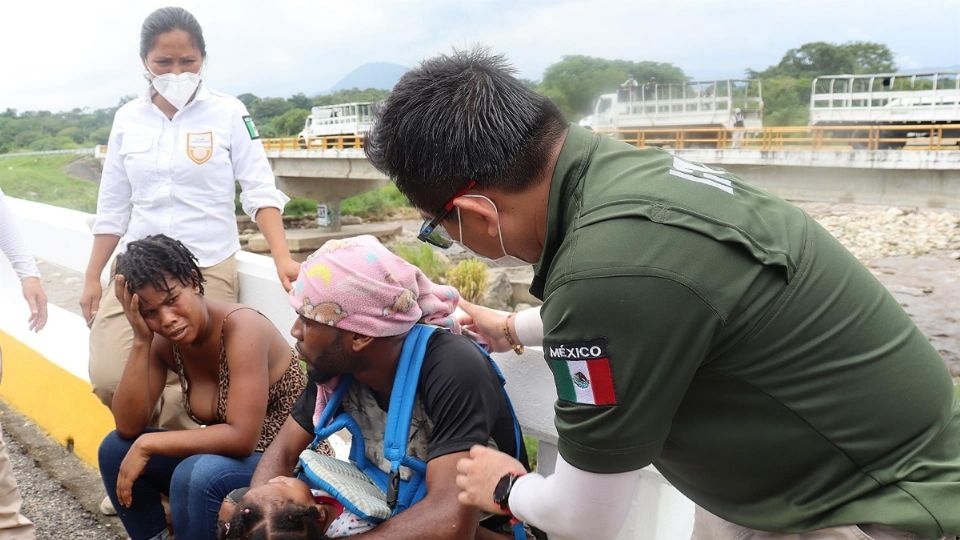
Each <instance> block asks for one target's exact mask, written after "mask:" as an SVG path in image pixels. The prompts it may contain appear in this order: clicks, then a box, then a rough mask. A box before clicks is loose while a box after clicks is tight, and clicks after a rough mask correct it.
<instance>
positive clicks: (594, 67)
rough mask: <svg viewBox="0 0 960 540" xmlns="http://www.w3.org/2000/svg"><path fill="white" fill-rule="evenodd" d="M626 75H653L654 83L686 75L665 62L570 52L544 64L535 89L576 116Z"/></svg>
mask: <svg viewBox="0 0 960 540" xmlns="http://www.w3.org/2000/svg"><path fill="white" fill-rule="evenodd" d="M630 77H633V78H634V79H636V80H638V81H648V80H650V79H651V78H655V79H656V80H657V82H658V83H671V82H682V81H685V80H686V79H687V78H686V76H685V75H684V74H683V70H681V69H680V68H678V67H676V66H674V65H673V64H669V63H665V62H648V61H641V62H634V61H630V60H608V59H606V58H594V57H591V56H583V55H572V56H564V57H563V58H562V59H561V60H560V61H559V62H556V63H554V64H551V65H550V66H549V67H547V69H546V70H545V71H544V72H543V81H542V82H541V83H540V87H539V91H540V92H541V93H542V94H544V95H545V96H547V97H549V98H550V99H552V100H553V101H554V103H556V104H557V106H558V107H560V110H561V111H562V112H563V113H564V114H565V115H566V116H568V117H570V118H571V119H576V118H579V117H581V116H583V115H586V114H589V113H590V112H591V111H592V109H593V103H594V102H595V101H596V99H597V97H599V96H600V94H604V93H609V92H614V91H616V89H617V87H618V86H619V85H620V84H622V83H623V82H624V81H626V80H627V79H628V78H630Z"/></svg>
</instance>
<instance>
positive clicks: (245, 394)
mask: <svg viewBox="0 0 960 540" xmlns="http://www.w3.org/2000/svg"><path fill="white" fill-rule="evenodd" d="M266 325H270V322H269V321H267V320H266V319H264V318H263V317H262V316H261V315H260V314H258V313H257V312H255V311H253V310H249V309H242V310H238V311H236V312H234V313H233V314H232V315H230V317H229V318H228V319H227V320H226V321H224V323H223V335H224V348H225V353H226V356H227V366H228V368H229V370H230V390H229V392H228V393H227V414H226V422H224V423H222V424H214V425H210V426H207V427H205V428H203V429H200V430H179V431H164V432H156V433H145V434H143V435H141V436H140V439H144V440H143V442H142V443H141V444H142V446H143V450H144V451H145V452H146V453H147V454H148V455H154V454H160V455H164V456H170V457H185V456H191V455H194V454H219V455H222V456H230V457H246V456H248V455H250V454H252V453H253V451H254V450H255V449H256V447H257V441H258V439H259V438H260V430H261V428H262V426H263V420H264V418H266V414H267V401H268V391H269V386H270V380H269V379H270V374H269V366H268V359H267V357H268V354H269V347H270V339H269V337H268V336H267V335H266V332H267V330H266V329H264V326H266ZM269 331H273V329H272V326H271V327H270V329H269Z"/></svg>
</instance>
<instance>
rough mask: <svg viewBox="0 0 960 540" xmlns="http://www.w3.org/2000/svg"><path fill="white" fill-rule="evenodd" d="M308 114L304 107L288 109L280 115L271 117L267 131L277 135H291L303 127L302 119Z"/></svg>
mask: <svg viewBox="0 0 960 540" xmlns="http://www.w3.org/2000/svg"><path fill="white" fill-rule="evenodd" d="M309 115H310V111H308V110H306V109H290V110H289V111H287V112H285V113H283V114H281V115H280V116H275V117H273V119H272V120H270V123H269V128H270V129H269V130H268V131H269V132H271V133H274V134H275V136H277V137H292V136H294V135H296V134H297V133H300V130H302V129H303V121H304V120H305V119H306V118H307V116H309Z"/></svg>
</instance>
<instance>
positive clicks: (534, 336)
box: [458, 298, 543, 352]
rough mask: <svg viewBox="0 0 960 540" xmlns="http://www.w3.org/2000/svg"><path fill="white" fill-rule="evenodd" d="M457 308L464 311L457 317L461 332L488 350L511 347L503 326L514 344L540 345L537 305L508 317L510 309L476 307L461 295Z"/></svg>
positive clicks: (540, 321)
mask: <svg viewBox="0 0 960 540" xmlns="http://www.w3.org/2000/svg"><path fill="white" fill-rule="evenodd" d="M459 307H460V309H461V310H462V311H463V313H464V314H463V315H461V316H460V317H458V322H459V323H460V324H461V325H462V326H463V329H464V332H465V333H466V334H467V335H468V336H470V337H471V338H473V339H474V340H475V341H478V342H480V343H485V344H486V345H487V347H488V349H489V350H490V352H508V351H510V350H512V349H513V346H512V345H511V344H510V342H509V341H507V339H506V336H505V335H504V328H505V327H506V329H507V332H509V333H510V336H511V339H513V340H514V343H518V344H520V345H526V346H532V347H536V346H540V345H542V344H543V320H542V319H541V318H540V307H539V306H536V307H531V308H528V309H524V310H521V311H518V312H517V313H516V315H515V316H513V317H510V312H509V311H500V310H497V309H491V308H488V307H484V306H478V305H476V304H472V303H470V302H468V301H466V300H464V299H462V298H461V299H460V303H459Z"/></svg>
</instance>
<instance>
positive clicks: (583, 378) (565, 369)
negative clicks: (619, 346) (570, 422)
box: [543, 338, 617, 405]
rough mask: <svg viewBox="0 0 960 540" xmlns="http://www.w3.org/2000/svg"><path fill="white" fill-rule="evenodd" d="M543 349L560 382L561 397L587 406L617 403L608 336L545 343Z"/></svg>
mask: <svg viewBox="0 0 960 540" xmlns="http://www.w3.org/2000/svg"><path fill="white" fill-rule="evenodd" d="M543 349H544V351H543V352H544V355H545V356H546V357H547V365H549V366H550V371H552V372H553V381H554V383H556V385H557V397H559V398H560V399H562V400H564V401H569V402H571V403H580V404H584V405H616V404H617V395H616V391H615V389H614V384H613V370H612V369H611V367H610V356H609V355H608V354H607V339H606V338H597V339H592V340H588V341H576V342H567V343H546V342H545V343H544V344H543Z"/></svg>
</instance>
